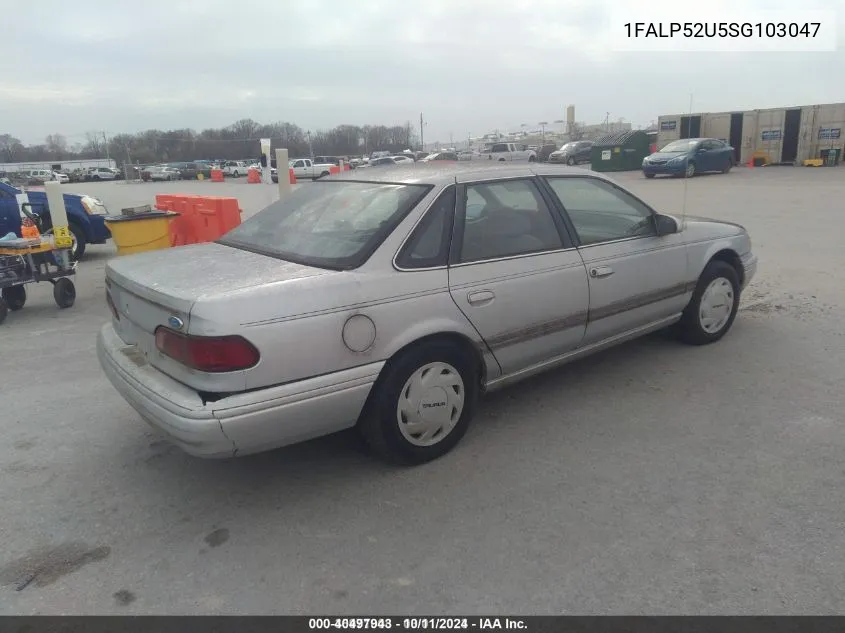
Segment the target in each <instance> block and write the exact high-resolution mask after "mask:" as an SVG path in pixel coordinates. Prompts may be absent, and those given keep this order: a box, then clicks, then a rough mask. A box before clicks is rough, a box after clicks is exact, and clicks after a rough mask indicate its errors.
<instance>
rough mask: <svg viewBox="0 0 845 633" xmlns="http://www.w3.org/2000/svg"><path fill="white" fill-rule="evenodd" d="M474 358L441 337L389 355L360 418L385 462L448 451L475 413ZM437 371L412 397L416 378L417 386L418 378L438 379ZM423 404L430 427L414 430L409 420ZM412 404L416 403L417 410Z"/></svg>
mask: <svg viewBox="0 0 845 633" xmlns="http://www.w3.org/2000/svg"><path fill="white" fill-rule="evenodd" d="M473 360H474V358H473V356H472V355H470V354H467V353H466V352H465V351H463V350H462V349H460V348H459V347H457V346H456V345H454V344H451V343H448V342H445V341H436V342H435V341H432V342H428V343H424V344H422V345H419V346H418V347H414V348H411V349H410V350H408V351H407V352H404V353H402V354H401V355H400V356H398V357H395V358H393V359H391V360H390V361H389V362H388V363H387V365H386V366H385V368H384V373H383V374H382V376H381V377H379V380H378V381H377V382H376V384H375V386H374V387H373V392H372V393H371V395H370V398H369V400H368V402H367V405H366V406H365V407H364V411H363V412H362V415H361V419H360V420H359V422H358V429H359V432H360V433H361V435H362V436H363V438H364V440H365V442H366V443H367V444H368V446H369V447H370V449H371V450H372V451H373V452H374V453H375V454H376V455H378V456H379V457H380V458H382V459H384V460H386V461H388V462H393V463H397V464H402V465H407V466H410V465H416V464H424V463H426V462H429V461H432V460H434V459H437V458H438V457H441V456H443V455H445V454H446V453H448V452H449V451H450V450H452V449H453V448H454V447H455V445H456V444H457V443H458V442H459V441H460V440H461V438H462V437H463V436H464V434H465V433H466V431H467V428H469V423H470V420H471V419H472V416H473V414H474V413H475V404H476V400H477V399H478V391H479V376H478V370H477V369H476V368H475V367H474V365H473ZM441 371H442V372H444V373H443V374H442V379H440V380H439V381H438V382H439V384H432V385H429V386H428V387H423V386H420V387H419V388H420V389H421V390H422V393H421V394H420V395H419V396H418V397H414V395H413V389H414V388H413V385H414V383H416V384H417V385H420V382H419V381H422V380H425V379H426V378H428V379H429V380H431V379H432V378H434V377H438V378H439V377H440V375H438V372H441ZM432 372H435V373H432ZM409 390H410V393H411V394H412V395H411V398H408V397H404V398H403V397H402V394H403V393H406V392H408V391H409ZM460 395H462V396H463V399H462V400H461V398H460V397H459V396H460ZM425 400H430V402H425ZM403 403H404V405H403ZM423 404H429V405H431V406H430V407H428V409H427V411H429V412H430V413H429V416H431V420H430V421H429V428H428V430H424V431H422V432H421V433H415V432H414V430H413V429H409V428H408V424H411V422H409V421H410V420H413V418H414V417H418V416H419V415H420V413H419V411H421V410H426V409H420V408H419V407H421V406H422V405H423ZM414 406H417V407H418V408H417V410H416V411H414ZM441 406H443V408H442V409H441V408H440V407H441ZM403 409H404V410H403ZM444 416H445V418H444ZM417 424H424V422H418V423H417ZM431 431H434V435H433V437H431V438H425V437H424V435H425V433H428V432H431Z"/></svg>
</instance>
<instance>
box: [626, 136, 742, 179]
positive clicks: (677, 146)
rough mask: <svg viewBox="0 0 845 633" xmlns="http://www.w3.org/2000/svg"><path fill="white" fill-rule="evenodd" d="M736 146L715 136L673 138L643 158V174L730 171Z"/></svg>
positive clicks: (691, 173) (690, 176)
mask: <svg viewBox="0 0 845 633" xmlns="http://www.w3.org/2000/svg"><path fill="white" fill-rule="evenodd" d="M734 160H735V158H734V148H733V147H731V146H730V145H728V144H727V143H725V142H724V141H720V140H719V139H715V138H685V139H681V140H678V141H672V142H671V143H669V144H668V145H666V146H665V147H663V148H662V149H661V150H660V151H659V152H655V153H654V154H651V155H649V156H646V157H645V158H644V159H643V174H644V175H645V177H646V178H654V177H655V176H656V175H657V174H667V175H671V176H686V177H687V178H692V177H693V176H695V175H696V174H700V173H703V172H707V171H718V172H721V173H723V174H726V173H728V172H729V171H730V170H731V167H733V166H734Z"/></svg>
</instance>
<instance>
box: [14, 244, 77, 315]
mask: <svg viewBox="0 0 845 633" xmlns="http://www.w3.org/2000/svg"><path fill="white" fill-rule="evenodd" d="M74 274H76V262H74V261H72V259H71V248H70V247H66V248H59V247H57V246H56V240H55V238H54V237H53V236H42V237H36V238H16V239H11V240H2V239H0V324H1V323H3V321H5V320H6V316H7V315H8V313H9V310H13V311H14V310H20V309H21V308H23V306H24V304H25V303H26V285H27V284H31V283H39V282H42V281H47V282H49V283H51V284H53V298H54V299H55V300H56V304H57V305H58V306H59V307H60V308H69V307H71V306H72V305H73V303H74V301H75V300H76V286H74V285H73V280H72V279H71V277H73V275H74Z"/></svg>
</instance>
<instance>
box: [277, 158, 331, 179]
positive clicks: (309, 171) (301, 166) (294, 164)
mask: <svg viewBox="0 0 845 633" xmlns="http://www.w3.org/2000/svg"><path fill="white" fill-rule="evenodd" d="M318 158H325V157H324V156H320V157H318ZM288 164H289V165H290V168H292V169H293V175H294V176H296V178H297V179H299V178H310V179H312V180H316V179H317V178H322V177H323V176H328V175H329V174H330V173H331V171H330V169H331V168H332V167H334V166H335V165H334V163H315V162H313V161H312V160H311V159H310V158H294V159H293V160H291V161H290V162H289V163H288Z"/></svg>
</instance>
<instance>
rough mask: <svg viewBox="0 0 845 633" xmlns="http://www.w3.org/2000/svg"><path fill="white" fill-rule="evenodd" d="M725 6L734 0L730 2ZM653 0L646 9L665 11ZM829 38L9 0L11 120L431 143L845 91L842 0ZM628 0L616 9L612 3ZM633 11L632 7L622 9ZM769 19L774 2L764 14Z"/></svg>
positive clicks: (494, 16) (470, 3)
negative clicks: (257, 125)
mask: <svg viewBox="0 0 845 633" xmlns="http://www.w3.org/2000/svg"><path fill="white" fill-rule="evenodd" d="M720 3H721V4H720ZM675 4H676V3H674V2H669V3H666V2H663V0H651V1H650V2H647V3H646V4H645V6H646V7H648V8H647V9H642V10H638V15H639V14H640V13H641V15H639V17H638V19H639V20H642V21H651V20H658V19H666V17H665V15H666V14H665V10H666V8H667V7H672V6H675ZM694 4H696V5H697V6H700V7H703V11H704V13H702V14H701V19H707V20H715V21H718V20H720V19H721V18H720V13H719V12H720V8H719V7H720V6H730V7H733V8H734V9H736V8H737V7H740V8H741V9H742V10H747V11H750V12H752V14H753V12H754V11H756V10H757V9H758V8H762V7H765V8H768V9H777V8H778V7H786V8H790V9H791V10H792V11H801V10H804V9H809V8H814V7H818V8H826V9H830V8H836V9H837V10H838V11H839V20H838V23H837V24H836V30H837V33H838V34H839V43H840V45H839V48H838V50H837V51H836V52H829V53H742V54H740V53H706V52H705V53H701V52H699V53H678V54H669V53H614V52H612V50H613V49H614V48H615V46H614V43H618V41H619V39H620V38H621V37H622V27H621V25H620V24H618V22H619V21H620V20H619V19H617V18H618V13H619V10H620V7H628V8H630V6H632V2H631V0H245V1H238V0H169V1H164V0H137V1H135V2H130V1H121V0H105V1H102V0H73V2H71V3H66V2H59V1H58V0H39V1H35V2H27V1H14V2H7V3H4V6H3V24H4V29H3V36H2V37H0V59H3V60H4V62H5V63H4V64H3V66H2V73H0V133H10V134H13V135H15V136H17V137H18V138H21V139H22V140H24V142H29V143H32V142H43V139H44V136H45V135H47V134H50V133H54V132H58V133H61V134H64V135H65V136H67V138H68V141H69V142H71V143H73V142H77V141H80V142H81V141H83V140H84V134H85V132H86V131H91V130H106V131H107V132H108V133H109V134H110V135H112V134H117V133H120V132H135V131H139V130H144V129H149V128H162V129H167V128H184V127H190V128H194V129H202V128H204V127H209V126H215V127H217V126H225V125H228V124H230V123H232V122H234V121H236V120H238V119H241V118H253V119H255V120H257V121H260V122H272V121H279V120H282V121H289V122H292V123H296V124H298V125H300V126H301V127H303V128H304V129H311V130H315V129H319V128H328V127H332V126H334V125H337V124H340V123H351V124H367V123H369V124H377V123H382V124H402V123H404V122H405V121H408V120H410V121H412V122H413V123H414V125H415V126H418V124H419V115H420V112H423V113H424V114H425V119H426V120H427V122H428V126H427V127H426V131H425V136H426V140H427V141H434V140H440V141H444V142H445V141H447V140H448V138H449V134H450V133H451V134H453V135H454V139H455V141H457V140H458V139H465V138H466V137H467V135H468V134H472V135H473V136H475V135H480V134H483V133H485V132H488V131H492V130H494V129H497V128H498V129H500V130H502V131H505V130H516V129H519V126H520V124H522V123H526V124H528V125H534V124H536V123H537V122H539V121H554V120H555V119H563V118H565V107H566V105H567V104H570V103H571V104H574V105H575V107H576V119H577V120H578V121H583V122H586V123H597V122H601V121H603V120H604V118H605V116H606V113H607V112H610V118H611V119H613V120H617V119H619V118H620V117H622V118H624V119H625V120H626V121H630V122H632V123H633V124H634V125H635V126H636V125H648V124H649V122H651V121H653V120H655V119H656V118H657V116H658V115H660V114H669V113H677V112H685V111H687V110H688V109H689V102H690V93H693V94H694V103H693V109H694V110H696V111H718V110H730V109H751V108H759V107H773V106H785V105H805V104H815V103H832V102H841V101H845V83H843V77H845V51H843V48H842V45H843V44H845V32H844V31H845V30H843V17H845V0H801V2H795V1H794V0H791V1H790V2H781V1H780V0H735V1H733V2H729V3H728V2H725V1H724V0H707V1H706V2H702V3H694ZM614 9H616V10H614ZM626 15H627V14H626ZM759 15H760V16H761V17H762V16H763V14H759Z"/></svg>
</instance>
